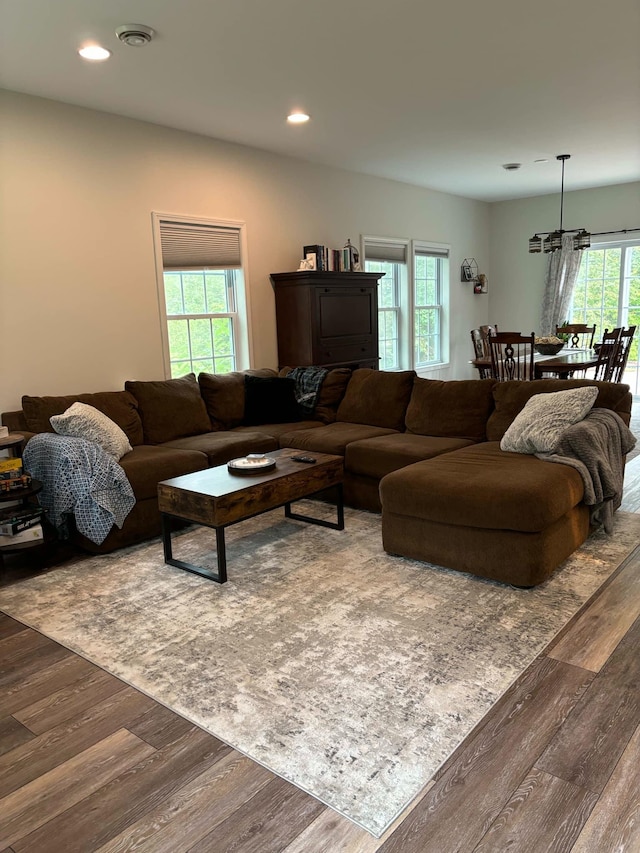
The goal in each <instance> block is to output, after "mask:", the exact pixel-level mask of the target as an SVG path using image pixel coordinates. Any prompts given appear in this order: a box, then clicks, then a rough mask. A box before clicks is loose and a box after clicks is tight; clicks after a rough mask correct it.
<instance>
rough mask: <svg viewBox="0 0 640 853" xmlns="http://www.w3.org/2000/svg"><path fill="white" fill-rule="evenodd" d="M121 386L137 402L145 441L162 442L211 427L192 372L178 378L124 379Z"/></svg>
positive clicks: (194, 433)
mask: <svg viewBox="0 0 640 853" xmlns="http://www.w3.org/2000/svg"><path fill="white" fill-rule="evenodd" d="M124 387H125V388H126V389H127V391H130V392H131V394H133V396H134V397H135V398H136V400H137V401H138V410H139V412H140V417H141V419H142V428H143V430H144V440H145V442H146V443H147V444H163V443H164V442H165V441H173V440H174V439H176V438H185V437H186V436H189V435H199V434H200V433H203V432H209V431H210V430H211V423H210V422H209V415H208V414H207V410H206V407H205V405H204V402H203V400H202V397H201V396H200V388H199V387H198V383H197V381H196V376H195V373H189V374H187V375H186V376H182V377H180V379H160V380H157V381H154V380H149V381H135V380H128V381H127V382H125V384H124Z"/></svg>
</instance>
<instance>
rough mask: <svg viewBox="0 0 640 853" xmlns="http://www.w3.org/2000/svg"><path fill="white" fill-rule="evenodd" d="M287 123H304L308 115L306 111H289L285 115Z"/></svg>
mask: <svg viewBox="0 0 640 853" xmlns="http://www.w3.org/2000/svg"><path fill="white" fill-rule="evenodd" d="M287 121H288V122H289V124H304V123H305V122H306V121H309V116H308V115H307V114H306V113H291V114H290V115H288V116H287Z"/></svg>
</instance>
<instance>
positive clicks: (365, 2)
mask: <svg viewBox="0 0 640 853" xmlns="http://www.w3.org/2000/svg"><path fill="white" fill-rule="evenodd" d="M128 23H137V24H147V25H148V26H151V27H153V28H154V29H155V30H156V32H157V36H156V38H155V39H154V41H153V42H152V43H151V44H149V45H147V46H145V47H141V48H134V47H127V46H126V45H123V44H121V43H120V42H119V41H118V40H117V38H116V36H115V32H114V31H115V29H116V27H118V26H119V25H122V24H128ZM639 34H640V2H638V0H608V2H602V0H537V2H526V3H525V2H524V0H446V2H440V3H428V2H425V0H215V2H214V0H0V84H1V85H2V86H3V87H4V88H6V89H11V90H15V91H19V92H26V93H29V94H32V95H39V96H42V97H45V98H52V99H54V100H59V101H64V102H66V103H70V104H77V105H80V106H85V107H91V108H93V109H97V110H103V111H106V112H109V113H116V114H119V115H123V116H130V117H133V118H138V119H142V120H144V121H150V122H155V123H157V124H162V125H167V126H169V127H174V128H180V129H182V130H188V131H193V132H196V133H201V134H204V135H206V136H211V137H216V138H218V139H224V140H232V141H236V142H240V143H244V144H246V145H251V146H254V147H257V148H262V149H266V150H268V151H273V152H278V153H280V154H285V155H289V156H292V157H298V158H301V159H304V160H308V161H311V162H316V163H325V164H329V165H333V166H338V167H342V168H345V169H351V170H354V171H358V172H364V173H367V174H371V175H379V176H382V177H387V178H393V179H395V180H399V181H405V182H408V183H412V184H417V185H421V186H425V187H431V188H433V189H436V190H442V191H444V192H449V193H455V194H457V195H462V196H467V197H470V198H477V199H483V200H486V201H495V200H502V199H507V198H517V197H523V196H531V195H542V194H544V193H550V192H557V191H558V190H559V185H560V168H561V167H560V164H559V163H558V162H557V161H556V159H555V157H556V155H557V154H563V153H569V154H571V160H570V161H569V162H568V163H567V165H566V172H565V189H566V190H573V189H578V188H584V187H597V186H604V185H607V184H616V183H624V182H627V181H634V180H639V179H640V49H639V44H638V36H639ZM87 40H89V41H91V40H93V41H98V42H99V43H101V44H102V45H103V46H105V47H108V48H109V49H110V50H112V51H113V56H112V57H111V59H109V60H108V61H107V62H104V63H94V64H91V63H87V62H85V61H83V60H81V59H80V58H79V57H78V55H77V53H76V50H77V48H78V47H79V46H80V44H81V43H82V42H85V41H87ZM293 108H300V109H303V110H304V111H305V112H308V113H310V115H311V117H312V119H311V121H310V122H309V123H308V124H307V125H303V126H297V127H292V126H290V125H288V124H287V123H286V122H285V116H286V115H287V114H288V113H289V112H290V111H291V109H293ZM539 158H548V162H547V163H538V164H534V160H536V159H539ZM510 162H519V163H522V164H523V166H522V168H521V169H520V170H518V171H515V172H506V171H505V170H503V169H502V167H501V164H503V163H510Z"/></svg>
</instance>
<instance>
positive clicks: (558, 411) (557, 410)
mask: <svg viewBox="0 0 640 853" xmlns="http://www.w3.org/2000/svg"><path fill="white" fill-rule="evenodd" d="M597 396H598V389H597V388H596V387H595V385H587V386H584V387H582V388H570V389H569V390H568V391H555V392H552V393H551V394H535V395H534V396H533V397H531V399H530V400H529V401H528V402H527V404H526V406H525V407H524V409H523V410H522V411H521V412H520V414H519V415H518V416H517V417H516V418H515V420H514V421H513V423H512V424H511V426H510V427H509V429H508V430H507V431H506V432H505V434H504V435H503V436H502V441H501V442H500V449H501V450H509V451H511V452H512V453H553V451H554V450H555V449H556V447H557V446H558V442H559V441H560V438H561V436H562V433H563V432H564V431H565V430H566V429H567V427H570V426H572V425H573V424H577V423H578V421H581V420H582V419H583V418H584V417H585V416H586V415H587V414H588V413H589V412H590V410H591V409H592V407H593V404H594V403H595V401H596V397H597Z"/></svg>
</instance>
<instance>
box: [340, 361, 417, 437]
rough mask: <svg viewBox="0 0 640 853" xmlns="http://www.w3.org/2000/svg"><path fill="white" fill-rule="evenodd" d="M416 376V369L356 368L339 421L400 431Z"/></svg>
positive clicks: (348, 386)
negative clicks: (395, 370)
mask: <svg viewBox="0 0 640 853" xmlns="http://www.w3.org/2000/svg"><path fill="white" fill-rule="evenodd" d="M415 376H416V373H415V371H414V370H400V371H397V372H393V371H384V370H372V369H371V368H369V367H361V368H360V369H358V370H354V371H353V375H352V376H351V379H350V380H349V384H348V385H347V390H346V392H345V395H344V397H343V398H342V402H341V403H340V405H339V406H338V412H337V414H336V420H337V421H342V422H343V423H344V422H347V423H351V424H368V425H370V426H375V427H382V428H384V429H393V430H397V431H399V432H401V431H402V430H404V418H405V413H406V411H407V405H408V403H409V399H410V397H411V392H412V390H413V380H414V379H415Z"/></svg>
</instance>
